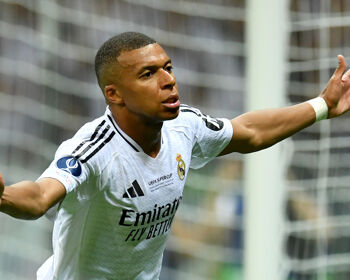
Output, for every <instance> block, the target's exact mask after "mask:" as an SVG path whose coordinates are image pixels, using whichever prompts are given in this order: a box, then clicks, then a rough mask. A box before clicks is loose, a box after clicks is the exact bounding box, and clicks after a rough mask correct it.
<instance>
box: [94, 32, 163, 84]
mask: <svg viewBox="0 0 350 280" xmlns="http://www.w3.org/2000/svg"><path fill="white" fill-rule="evenodd" d="M154 43H156V41H155V40H154V39H152V38H150V37H148V36H146V35H145V34H142V33H139V32H124V33H121V34H119V35H116V36H114V37H112V38H110V39H108V40H107V41H106V42H104V43H103V45H102V46H101V47H100V48H99V50H98V51H97V54H96V56H95V72H96V76H97V81H98V84H99V85H100V87H101V89H102V91H103V87H104V83H103V79H102V78H103V72H104V71H103V70H104V69H105V68H106V66H108V65H111V64H113V63H117V58H118V56H119V55H120V54H121V52H123V51H131V50H135V49H139V48H142V47H145V46H147V45H149V44H154Z"/></svg>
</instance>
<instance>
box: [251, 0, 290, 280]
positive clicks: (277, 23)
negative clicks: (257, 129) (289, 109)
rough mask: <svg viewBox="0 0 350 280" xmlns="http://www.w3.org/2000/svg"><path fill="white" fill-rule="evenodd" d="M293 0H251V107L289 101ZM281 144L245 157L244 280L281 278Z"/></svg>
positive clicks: (273, 105) (281, 103)
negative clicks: (288, 39) (288, 74)
mask: <svg viewBox="0 0 350 280" xmlns="http://www.w3.org/2000/svg"><path fill="white" fill-rule="evenodd" d="M288 3H289V1H288V0H284V1H281V0H266V1H259V0H249V1H248V2H247V23H246V36H247V72H246V74H247V85H246V87H247V96H246V110H247V111H251V110H256V109H262V108H273V107H280V106H283V105H284V104H285V95H286V80H287V79H286V78H287V77H286V71H285V67H286V59H287V52H286V51H287V38H288V32H287V23H288ZM281 147H282V146H281V144H277V145H275V146H274V147H272V148H269V149H267V150H265V151H261V152H259V153H254V154H251V155H247V156H246V157H245V164H244V166H245V169H244V182H245V186H244V188H245V190H244V194H245V239H244V240H245V252H244V279H245V280H255V279H262V278H263V279H269V280H278V279H282V278H281V277H280V276H281V271H280V270H279V269H280V261H281V258H282V252H283V250H282V238H283V232H282V230H281V225H282V222H283V196H284V195H283V193H284V171H285V164H283V157H282V151H281Z"/></svg>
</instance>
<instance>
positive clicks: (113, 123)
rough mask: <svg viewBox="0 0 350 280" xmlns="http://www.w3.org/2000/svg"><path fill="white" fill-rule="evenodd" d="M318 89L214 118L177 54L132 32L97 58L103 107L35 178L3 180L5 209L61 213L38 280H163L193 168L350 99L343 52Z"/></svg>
mask: <svg viewBox="0 0 350 280" xmlns="http://www.w3.org/2000/svg"><path fill="white" fill-rule="evenodd" d="M338 61H339V64H338V68H337V69H336V71H335V73H334V75H333V76H332V78H331V79H330V81H329V84H328V86H327V87H326V89H325V90H324V91H323V92H322V93H321V95H320V97H317V98H315V99H312V100H310V101H308V102H305V103H301V104H298V105H295V106H290V107H285V108H280V109H269V110H262V111H255V112H250V113H246V114H244V115H241V116H239V117H237V118H235V119H233V120H231V121H230V120H227V119H214V118H212V117H210V116H207V115H205V114H202V113H201V112H200V111H199V110H198V109H195V108H192V107H189V106H187V105H181V106H180V101H179V95H178V87H177V84H176V79H175V76H174V74H173V72H172V63H171V60H170V58H169V57H168V55H167V54H166V52H165V51H164V49H163V48H162V47H161V46H160V45H159V44H157V43H156V41H155V40H153V39H151V38H149V37H147V36H145V35H143V34H140V33H136V32H126V33H122V34H120V35H117V36H115V37H113V38H111V39H109V40H108V41H106V42H105V43H104V44H103V45H102V47H101V48H100V49H99V51H98V52H97V55H96V59H95V69H96V75H97V79H98V83H99V85H100V87H101V89H102V91H103V94H104V97H105V100H106V103H107V105H108V106H107V109H106V112H105V114H104V115H103V116H102V117H100V118H98V119H96V120H94V121H92V122H90V123H87V124H85V125H84V126H83V127H82V128H81V129H80V130H79V131H78V132H77V133H76V134H75V135H74V136H73V138H71V139H69V140H67V141H65V142H63V143H62V144H61V145H60V147H59V148H58V150H57V152H56V155H55V159H54V160H53V162H52V163H51V165H50V166H49V167H48V169H47V170H46V171H45V172H44V173H43V174H42V175H41V176H40V178H39V179H38V180H37V181H36V182H30V181H24V182H19V183H17V184H14V185H12V186H6V187H5V186H4V180H3V178H2V177H0V195H1V199H0V211H2V212H4V213H7V214H9V215H11V216H13V217H16V218H22V219H35V218H38V217H40V216H42V215H43V214H45V213H46V212H47V211H48V210H49V209H50V211H53V212H54V213H55V223H54V231H53V256H51V257H50V258H49V259H48V260H47V261H46V262H45V263H44V264H43V265H42V266H41V268H40V269H39V270H38V273H37V279H45V280H48V279H50V280H51V279H60V280H61V279H84V280H87V279H158V277H159V274H160V269H161V263H162V256H163V251H164V247H165V242H166V240H167V237H168V235H169V233H170V228H171V225H172V222H173V220H174V215H175V213H176V210H177V209H178V207H179V204H180V203H181V199H182V192H183V188H184V184H185V179H186V177H187V174H188V170H189V167H192V168H199V167H202V166H203V165H205V164H206V163H207V162H209V161H210V160H212V159H213V158H215V157H216V156H218V155H224V154H227V153H231V152H240V153H249V152H254V151H258V150H261V149H264V148H267V147H269V146H271V145H273V144H275V143H277V142H279V141H281V140H283V139H285V138H286V137H289V136H291V135H292V134H294V133H296V132H297V131H299V130H301V129H303V128H305V127H307V126H309V125H311V124H312V123H314V122H315V121H318V120H321V119H325V118H327V117H328V118H332V117H337V116H339V115H341V114H343V113H345V112H346V111H348V110H349V108H350V72H349V71H348V72H346V73H345V74H344V72H345V69H346V65H345V60H344V58H343V57H342V56H338Z"/></svg>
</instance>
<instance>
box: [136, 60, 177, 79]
mask: <svg viewBox="0 0 350 280" xmlns="http://www.w3.org/2000/svg"><path fill="white" fill-rule="evenodd" d="M169 63H171V59H170V58H169V59H168V60H167V61H166V62H165V63H164V64H163V67H165V66H166V65H167V64H169ZM158 68H159V66H158V65H156V64H154V65H147V66H144V67H142V68H141V69H140V70H139V71H137V75H139V74H141V73H142V72H143V71H145V70H155V69H158Z"/></svg>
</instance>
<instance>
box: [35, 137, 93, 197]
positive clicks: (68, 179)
mask: <svg viewBox="0 0 350 280" xmlns="http://www.w3.org/2000/svg"><path fill="white" fill-rule="evenodd" d="M78 144H79V143H76V141H74V140H73V139H70V140H68V141H65V142H63V143H62V144H61V145H60V146H59V148H58V149H57V151H56V154H55V158H54V160H53V161H52V162H51V164H50V166H49V167H48V168H47V169H46V170H45V171H44V173H43V174H42V175H41V176H40V177H39V178H38V180H40V179H42V178H54V179H56V180H58V181H60V182H61V183H62V184H63V185H64V187H65V188H66V191H67V193H69V192H71V191H73V190H74V189H75V188H76V187H77V186H79V185H81V184H83V183H84V182H85V181H87V180H88V178H89V176H90V168H89V166H88V165H87V164H82V163H81V162H80V161H79V159H77V157H75V156H73V149H74V147H76V146H77V145H78Z"/></svg>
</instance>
